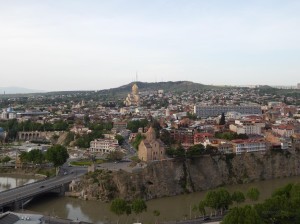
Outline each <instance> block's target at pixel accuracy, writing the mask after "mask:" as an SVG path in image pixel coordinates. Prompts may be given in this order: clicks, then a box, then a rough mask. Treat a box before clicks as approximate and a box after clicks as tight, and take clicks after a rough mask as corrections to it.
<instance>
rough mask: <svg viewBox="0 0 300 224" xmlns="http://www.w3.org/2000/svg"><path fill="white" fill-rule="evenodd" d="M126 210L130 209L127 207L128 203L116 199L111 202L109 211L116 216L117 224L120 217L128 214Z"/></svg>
mask: <svg viewBox="0 0 300 224" xmlns="http://www.w3.org/2000/svg"><path fill="white" fill-rule="evenodd" d="M128 208H130V206H128V203H127V202H126V201H125V200H124V199H122V198H116V199H114V200H113V201H112V202H111V205H110V211H112V212H113V213H115V214H116V215H117V216H118V221H117V223H119V219H120V216H121V215H123V214H125V213H128V212H129V210H128Z"/></svg>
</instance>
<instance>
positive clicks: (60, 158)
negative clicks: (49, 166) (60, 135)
mask: <svg viewBox="0 0 300 224" xmlns="http://www.w3.org/2000/svg"><path fill="white" fill-rule="evenodd" d="M68 158H69V154H68V150H67V148H66V147H64V146H62V145H54V146H52V147H50V148H49V149H48V150H47V152H46V159H47V160H48V161H49V162H52V163H53V165H54V166H55V167H58V166H61V165H63V164H64V163H65V162H66V161H67V159H68Z"/></svg>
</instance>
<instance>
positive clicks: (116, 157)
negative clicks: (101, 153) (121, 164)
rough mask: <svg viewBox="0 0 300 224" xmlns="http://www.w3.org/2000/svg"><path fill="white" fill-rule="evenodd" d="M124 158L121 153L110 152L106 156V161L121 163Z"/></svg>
mask: <svg viewBox="0 0 300 224" xmlns="http://www.w3.org/2000/svg"><path fill="white" fill-rule="evenodd" d="M123 157H124V153H123V152H121V151H112V152H110V153H109V154H108V155H107V157H106V158H107V159H108V160H110V161H121V160H122V159H123Z"/></svg>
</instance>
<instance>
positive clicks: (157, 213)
mask: <svg viewBox="0 0 300 224" xmlns="http://www.w3.org/2000/svg"><path fill="white" fill-rule="evenodd" d="M153 215H154V216H155V217H156V218H155V224H156V223H157V219H158V216H160V211H158V210H154V211H153Z"/></svg>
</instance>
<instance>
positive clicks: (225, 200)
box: [217, 188, 232, 214]
mask: <svg viewBox="0 0 300 224" xmlns="http://www.w3.org/2000/svg"><path fill="white" fill-rule="evenodd" d="M217 195H218V198H219V199H218V209H220V210H221V214H223V211H224V210H227V209H228V208H229V205H230V204H231V203H232V200H231V195H230V193H229V192H228V191H227V190H226V189H225V188H220V189H218V190H217Z"/></svg>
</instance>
